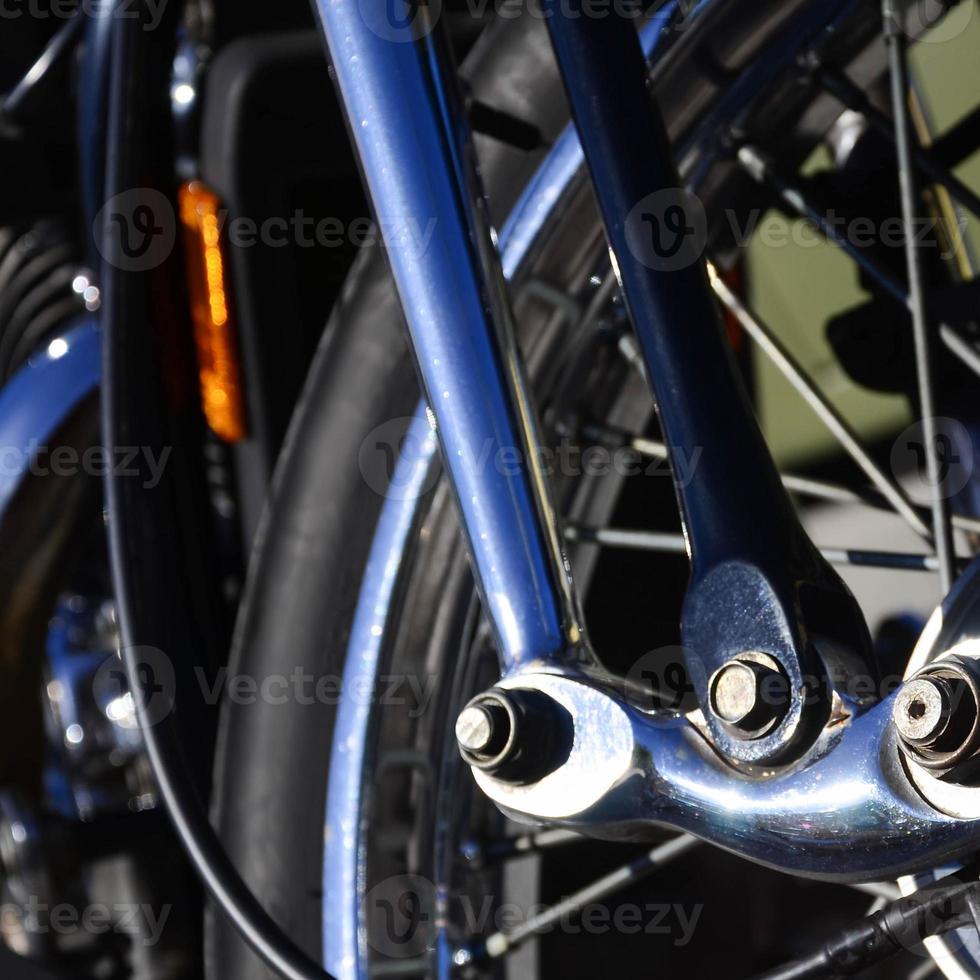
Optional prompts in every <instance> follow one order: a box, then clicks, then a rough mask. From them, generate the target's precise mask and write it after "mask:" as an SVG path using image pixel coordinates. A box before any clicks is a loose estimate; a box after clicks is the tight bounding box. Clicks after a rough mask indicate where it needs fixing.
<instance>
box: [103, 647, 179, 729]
mask: <svg viewBox="0 0 980 980" xmlns="http://www.w3.org/2000/svg"><path fill="white" fill-rule="evenodd" d="M130 654H131V656H133V657H135V660H136V676H137V679H138V681H139V685H138V689H137V690H135V691H134V690H132V689H131V688H130V686H129V679H128V676H127V673H126V668H125V666H124V664H123V661H122V657H121V655H120V654H118V653H111V654H110V655H109V656H108V657H106V659H105V661H104V662H103V663H102V665H101V666H100V667H99V669H98V670H97V671H96V673H95V677H94V678H93V681H92V687H93V690H94V692H95V695H96V699H97V700H98V701H99V703H100V704H112V703H113V702H116V703H119V704H125V705H127V706H129V705H131V706H132V707H133V708H134V709H135V711H136V716H137V717H138V719H139V721H140V725H141V726H142V727H152V726H154V725H158V724H159V723H160V722H161V721H163V720H164V719H165V718H167V717H169V715H170V713H171V712H172V711H173V708H174V693H175V691H176V679H175V677H174V665H173V663H172V662H171V660H170V658H169V657H168V656H167V655H166V654H165V653H164V652H163V651H162V650H158V649H157V648H156V647H151V646H140V647H132V648H131V650H130ZM120 714H121V713H120Z"/></svg>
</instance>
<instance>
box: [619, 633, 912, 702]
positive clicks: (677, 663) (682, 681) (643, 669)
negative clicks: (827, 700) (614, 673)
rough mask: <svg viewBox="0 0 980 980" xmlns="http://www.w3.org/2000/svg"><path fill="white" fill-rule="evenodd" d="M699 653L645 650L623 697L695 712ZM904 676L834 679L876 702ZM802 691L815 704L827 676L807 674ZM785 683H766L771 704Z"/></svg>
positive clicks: (850, 694) (860, 698) (859, 698)
mask: <svg viewBox="0 0 980 980" xmlns="http://www.w3.org/2000/svg"><path fill="white" fill-rule="evenodd" d="M696 656H697V655H696V654H695V653H694V652H693V651H691V650H690V649H689V648H687V647H683V646H664V647H658V648H657V649H655V650H650V651H648V652H647V653H644V654H643V655H642V656H641V657H639V658H637V660H636V661H635V662H634V663H633V665H632V666H631V667H630V669H629V670H628V671H627V672H626V675H625V676H624V677H623V680H622V692H623V696H624V697H625V698H626V699H627V700H629V701H632V702H633V703H634V704H638V705H640V706H641V707H644V708H647V709H650V710H653V711H678V712H682V713H684V712H688V711H693V710H694V709H695V708H697V707H698V697H697V692H696V691H695V689H694V685H693V684H692V683H691V680H690V677H689V675H688V672H687V669H686V666H685V665H686V663H687V662H689V661H690V660H691V658H692V657H696ZM903 683H904V678H903V677H902V676H901V675H900V674H883V675H881V676H874V675H872V674H869V673H864V672H862V671H853V672H851V673H849V674H847V676H845V677H840V678H837V679H836V680H835V681H834V686H835V688H836V689H837V690H838V691H839V692H840V693H841V694H842V695H845V696H846V697H847V698H848V699H849V700H851V701H853V702H857V703H860V704H876V703H877V702H879V701H883V700H884V699H885V698H887V697H889V696H890V695H891V694H894V692H895V691H897V690H898V689H899V688H900V687H901V686H902V684H903ZM800 690H801V691H802V692H804V693H803V694H802V695H801V697H802V703H803V704H804V705H807V706H809V705H815V704H817V703H818V702H819V701H820V700H821V699H822V698H823V697H825V695H826V692H827V679H826V678H824V677H818V676H816V675H813V674H804V675H803V677H802V678H801V687H800ZM785 694H786V687H785V684H784V683H783V682H782V681H781V680H780V678H779V677H778V676H777V675H773V677H772V678H771V680H767V681H766V682H764V683H763V685H762V688H761V690H760V696H761V697H762V698H763V700H765V701H767V703H769V704H783V703H784V699H785Z"/></svg>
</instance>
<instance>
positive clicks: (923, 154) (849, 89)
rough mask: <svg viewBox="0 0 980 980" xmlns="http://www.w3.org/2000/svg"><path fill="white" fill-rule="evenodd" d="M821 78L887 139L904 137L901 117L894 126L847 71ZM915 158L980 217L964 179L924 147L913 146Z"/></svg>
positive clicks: (824, 72)
mask: <svg viewBox="0 0 980 980" xmlns="http://www.w3.org/2000/svg"><path fill="white" fill-rule="evenodd" d="M817 78H818V79H819V81H820V83H821V85H823V87H824V88H825V89H826V90H827V91H828V92H830V94H831V95H833V96H834V98H835V99H837V101H838V102H840V103H841V104H842V105H844V106H845V107H846V108H848V109H852V110H853V111H854V112H857V113H860V115H862V116H863V117H864V118H865V119H866V120H867V121H868V123H870V125H871V126H873V127H874V128H875V129H876V130H877V131H878V132H879V133H881V135H882V136H884V137H885V139H887V140H888V141H889V142H891V143H893V144H896V145H897V143H898V140H899V138H900V137H899V131H898V124H897V121H896V125H895V126H894V127H893V126H892V121H891V120H890V119H889V118H888V116H887V115H885V113H883V112H882V111H881V110H880V109H879V108H878V107H877V106H876V105H874V104H873V103H872V102H871V100H870V99H869V98H868V97H867V95H866V94H865V93H864V92H862V91H861V89H859V88H858V87H857V86H856V85H855V84H854V82H852V81H851V80H850V79H849V78H848V77H847V76H846V75H845V74H844V73H843V72H839V71H835V70H833V69H829V68H821V69H820V70H819V71H818V72H817ZM911 160H913V161H914V162H915V166H916V167H917V168H918V169H919V170H920V171H922V173H924V174H925V175H926V176H927V177H928V178H929V179H930V180H931V181H932V182H934V183H936V184H941V185H942V186H943V187H945V188H946V189H947V190H948V191H949V192H950V194H952V195H953V197H955V198H956V200H958V201H959V202H960V203H961V204H962V205H963V206H964V207H966V208H969V210H970V211H972V212H973V213H974V214H975V215H977V216H978V217H980V197H977V195H976V194H975V193H974V192H973V191H972V190H970V188H969V187H967V186H966V185H965V184H964V183H963V181H961V180H960V179H959V178H958V177H957V176H956V175H955V174H953V173H951V172H950V171H949V170H947V169H946V167H944V166H943V165H942V164H941V163H940V162H939V161H938V160H936V159H935V157H934V156H933V155H932V154H931V153H929V152H928V151H927V150H924V149H922V148H921V147H913V148H912V150H911Z"/></svg>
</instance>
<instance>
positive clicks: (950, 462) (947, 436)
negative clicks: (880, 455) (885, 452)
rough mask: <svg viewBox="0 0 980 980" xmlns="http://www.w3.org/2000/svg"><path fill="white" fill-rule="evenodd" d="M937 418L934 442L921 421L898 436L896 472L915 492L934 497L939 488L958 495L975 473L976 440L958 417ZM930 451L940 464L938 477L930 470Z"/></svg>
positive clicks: (946, 495)
mask: <svg viewBox="0 0 980 980" xmlns="http://www.w3.org/2000/svg"><path fill="white" fill-rule="evenodd" d="M934 422H935V429H936V432H935V438H934V441H933V445H932V446H929V445H928V443H927V440H926V434H925V427H924V426H923V424H922V422H921V421H919V422H915V423H913V424H912V425H910V426H909V427H908V428H907V429H906V430H905V431H904V432H903V433H902V434H901V435H900V436H899V437H898V438H897V439H896V440H895V444H894V445H893V446H892V451H891V468H892V473H893V474H894V476H895V477H896V479H899V480H901V481H902V482H903V483H905V484H906V485H907V486H908V488H909V490H910V492H911V493H912V495H913V496H920V497H923V498H925V497H931V496H932V495H933V493H935V492H936V491H937V489H938V492H939V493H940V494H941V496H943V497H944V498H949V497H954V496H956V494H958V493H959V492H960V491H961V490H962V489H963V488H964V487H965V486H966V485H967V483H968V482H969V481H970V477H971V476H972V475H973V464H974V450H973V441H972V440H971V438H970V433H969V432H968V431H967V429H966V427H965V426H964V425H962V424H961V423H960V422H957V421H956V419H951V418H937V419H935V420H934ZM930 453H933V454H934V455H935V457H936V460H937V462H938V464H939V468H938V473H937V477H936V479H934V478H933V477H932V476H931V475H930V473H929V464H928V460H929V454H930ZM937 483H938V486H937Z"/></svg>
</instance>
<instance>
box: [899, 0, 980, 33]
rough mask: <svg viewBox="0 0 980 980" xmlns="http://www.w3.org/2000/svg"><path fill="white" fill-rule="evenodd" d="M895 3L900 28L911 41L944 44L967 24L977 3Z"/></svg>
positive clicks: (963, 0)
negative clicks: (897, 7) (897, 8)
mask: <svg viewBox="0 0 980 980" xmlns="http://www.w3.org/2000/svg"><path fill="white" fill-rule="evenodd" d="M897 6H899V7H900V9H899V10H898V11H897V15H898V24H899V27H901V29H902V31H903V32H904V33H905V34H907V35H908V36H909V37H910V38H911V39H912V40H913V41H917V42H921V43H925V44H943V43H945V42H946V41H953V40H955V39H956V38H958V37H959V36H960V35H961V34H962V33H963V32H964V31H965V30H966V29H967V28H968V27H969V26H970V22H971V21H972V20H973V15H974V13H975V12H976V6H977V5H976V4H975V3H970V2H969V0H952V2H950V0H918V2H916V3H905V4H899V5H897Z"/></svg>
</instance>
